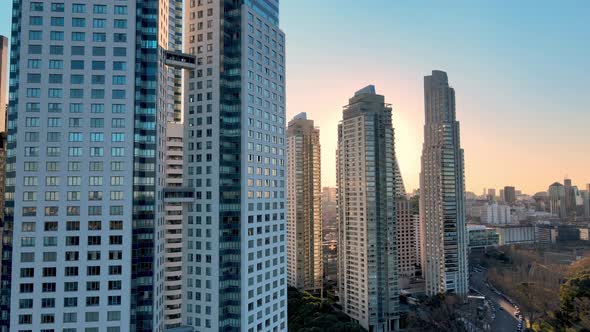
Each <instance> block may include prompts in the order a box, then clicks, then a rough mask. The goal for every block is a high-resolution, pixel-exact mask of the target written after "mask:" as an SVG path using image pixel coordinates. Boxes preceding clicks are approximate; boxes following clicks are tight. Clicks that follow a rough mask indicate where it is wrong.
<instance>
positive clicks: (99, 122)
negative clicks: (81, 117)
mask: <svg viewBox="0 0 590 332" xmlns="http://www.w3.org/2000/svg"><path fill="white" fill-rule="evenodd" d="M90 127H91V128H103V127H104V119H102V118H91V119H90Z"/></svg>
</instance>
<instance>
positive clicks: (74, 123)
mask: <svg viewBox="0 0 590 332" xmlns="http://www.w3.org/2000/svg"><path fill="white" fill-rule="evenodd" d="M68 125H69V127H70V128H79V127H80V126H82V119H81V118H69V119H68Z"/></svg>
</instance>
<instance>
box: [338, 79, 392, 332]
mask: <svg viewBox="0 0 590 332" xmlns="http://www.w3.org/2000/svg"><path fill="white" fill-rule="evenodd" d="M391 117H392V108H391V105H389V104H386V103H385V98H384V97H383V96H381V95H378V94H376V92H375V87H374V86H367V87H365V88H364V89H362V90H360V91H358V92H356V93H355V95H354V97H352V98H351V99H350V100H349V105H348V106H345V107H344V111H343V118H342V122H341V123H340V124H339V125H338V150H337V153H336V155H337V172H336V173H337V184H338V194H337V197H338V198H337V202H338V224H339V247H338V255H339V257H338V260H339V262H338V287H339V289H338V291H339V297H340V303H341V305H342V309H343V312H344V313H346V314H347V315H348V316H350V317H351V318H352V319H354V320H356V321H358V322H359V324H360V325H361V326H363V327H364V328H365V329H367V330H370V331H374V332H380V331H381V332H385V331H392V330H394V329H395V328H396V327H397V323H398V317H399V316H398V308H399V299H398V296H399V290H398V275H397V268H398V267H397V251H396V250H397V243H396V242H397V241H396V238H397V234H396V213H395V198H396V193H397V192H400V191H399V190H397V188H396V183H399V180H401V179H399V178H397V176H396V174H398V172H397V171H396V166H397V164H396V161H395V147H394V131H393V126H392V118H391Z"/></svg>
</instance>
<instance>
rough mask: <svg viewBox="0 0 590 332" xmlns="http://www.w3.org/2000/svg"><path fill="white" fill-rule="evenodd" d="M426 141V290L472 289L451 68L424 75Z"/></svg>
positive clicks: (422, 212) (422, 176)
mask: <svg viewBox="0 0 590 332" xmlns="http://www.w3.org/2000/svg"><path fill="white" fill-rule="evenodd" d="M424 107H425V111H426V114H425V118H426V124H425V126H424V145H423V150H422V172H421V173H420V221H421V232H420V233H421V237H422V239H421V246H422V269H423V275H424V278H425V280H426V293H427V294H429V295H434V294H438V293H446V292H453V293H457V294H467V292H468V289H469V281H468V276H469V274H468V273H469V272H468V268H467V265H468V264H467V244H468V243H467V242H468V237H467V229H466V225H465V176H464V161H463V150H462V149H461V145H460V133H459V122H458V121H457V119H456V115H455V90H454V89H453V88H452V87H450V86H449V82H448V78H447V74H446V73H445V72H442V71H433V72H432V75H431V76H426V77H425V78H424Z"/></svg>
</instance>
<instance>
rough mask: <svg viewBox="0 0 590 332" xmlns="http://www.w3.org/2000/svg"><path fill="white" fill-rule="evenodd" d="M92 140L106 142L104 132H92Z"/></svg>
mask: <svg viewBox="0 0 590 332" xmlns="http://www.w3.org/2000/svg"><path fill="white" fill-rule="evenodd" d="M90 141H91V142H104V134H103V133H90Z"/></svg>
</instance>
